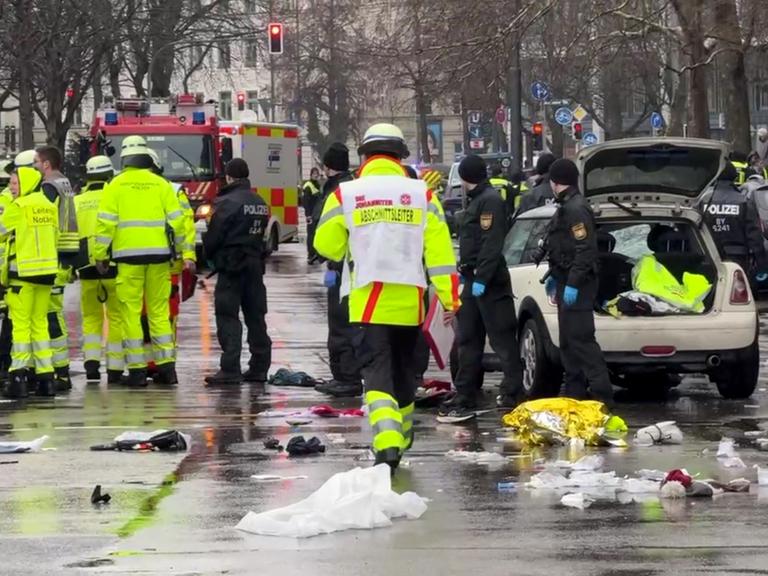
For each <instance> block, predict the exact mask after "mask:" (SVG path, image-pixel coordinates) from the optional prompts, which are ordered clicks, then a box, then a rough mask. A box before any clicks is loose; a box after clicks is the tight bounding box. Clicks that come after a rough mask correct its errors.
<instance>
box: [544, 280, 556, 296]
mask: <svg viewBox="0 0 768 576" xmlns="http://www.w3.org/2000/svg"><path fill="white" fill-rule="evenodd" d="M544 291H545V292H546V293H547V296H554V295H555V294H556V293H557V280H555V279H554V278H552V276H550V277H549V278H547V281H546V282H544Z"/></svg>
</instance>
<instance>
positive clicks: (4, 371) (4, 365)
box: [0, 357, 11, 382]
mask: <svg viewBox="0 0 768 576" xmlns="http://www.w3.org/2000/svg"><path fill="white" fill-rule="evenodd" d="M10 368H11V359H10V358H9V357H2V358H0V382H5V381H6V380H8V370H9V369H10Z"/></svg>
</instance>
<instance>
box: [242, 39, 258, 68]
mask: <svg viewBox="0 0 768 576" xmlns="http://www.w3.org/2000/svg"><path fill="white" fill-rule="evenodd" d="M258 61H259V42H258V40H246V41H245V65H246V66H247V67H248V68H256V63H257V62H258Z"/></svg>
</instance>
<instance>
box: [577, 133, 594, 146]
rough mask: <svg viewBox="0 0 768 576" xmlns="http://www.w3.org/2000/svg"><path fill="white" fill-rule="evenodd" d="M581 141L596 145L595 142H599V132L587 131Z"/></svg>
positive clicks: (584, 143)
mask: <svg viewBox="0 0 768 576" xmlns="http://www.w3.org/2000/svg"><path fill="white" fill-rule="evenodd" d="M581 143H582V144H583V145H584V146H594V145H595V144H597V134H595V133H594V132H587V133H586V134H584V136H583V137H582V138H581Z"/></svg>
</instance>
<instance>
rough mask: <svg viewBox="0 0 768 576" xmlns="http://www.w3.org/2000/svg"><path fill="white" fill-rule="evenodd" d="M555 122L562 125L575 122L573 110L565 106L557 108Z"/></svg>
mask: <svg viewBox="0 0 768 576" xmlns="http://www.w3.org/2000/svg"><path fill="white" fill-rule="evenodd" d="M555 122H557V123H558V124H560V125H561V126H568V124H570V123H571V122H573V112H571V109H570V108H566V107H565V106H563V107H562V108H558V109H557V110H555Z"/></svg>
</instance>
